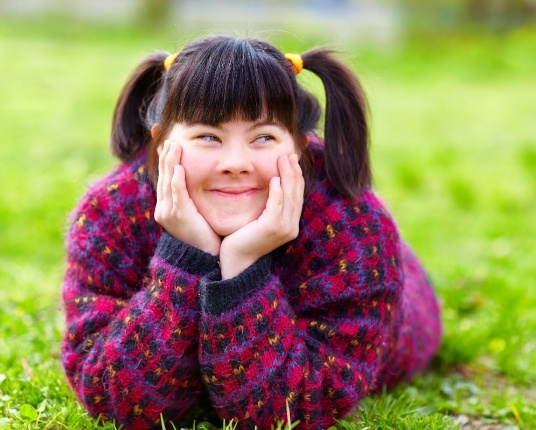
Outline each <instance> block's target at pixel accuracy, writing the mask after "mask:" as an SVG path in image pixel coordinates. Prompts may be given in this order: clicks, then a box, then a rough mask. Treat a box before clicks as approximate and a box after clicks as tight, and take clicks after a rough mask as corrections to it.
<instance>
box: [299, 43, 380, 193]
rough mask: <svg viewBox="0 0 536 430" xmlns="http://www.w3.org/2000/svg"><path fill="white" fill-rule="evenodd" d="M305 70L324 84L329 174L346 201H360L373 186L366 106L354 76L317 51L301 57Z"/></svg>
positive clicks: (340, 63)
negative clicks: (358, 198) (364, 193)
mask: <svg viewBox="0 0 536 430" xmlns="http://www.w3.org/2000/svg"><path fill="white" fill-rule="evenodd" d="M302 59H303V67H304V68H305V69H307V70H310V71H311V72H313V73H315V74H316V75H317V76H318V77H319V78H320V79H321V80H322V83H323V84H324V90H325V92H326V109H325V124H324V141H325V146H326V149H325V154H326V155H325V157H326V171H327V174H328V178H329V179H330V181H331V183H332V184H333V186H334V187H335V188H336V189H337V190H338V191H339V192H341V193H342V194H343V195H344V196H345V197H347V198H352V199H353V198H357V197H358V196H359V194H360V193H361V192H362V191H364V190H365V189H367V188H370V186H371V184H372V173H371V169H370V158H369V132H368V123H367V104H366V100H365V95H364V92H363V89H362V87H361V85H360V83H359V81H358V79H357V77H356V76H355V74H354V73H353V72H352V71H351V70H350V69H349V68H348V67H347V66H346V65H344V64H343V63H342V62H340V61H339V60H338V59H336V58H335V57H333V56H332V53H331V51H329V50H327V49H324V48H317V49H313V50H311V51H308V52H306V53H304V54H302Z"/></svg>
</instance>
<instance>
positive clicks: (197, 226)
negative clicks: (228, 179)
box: [154, 140, 221, 255]
mask: <svg viewBox="0 0 536 430" xmlns="http://www.w3.org/2000/svg"><path fill="white" fill-rule="evenodd" d="M181 155H182V147H181V146H180V145H179V144H178V143H176V142H171V141H169V140H166V141H165V142H164V147H163V148H162V150H161V151H160V153H159V159H158V184H157V188H156V207H155V211H154V219H155V220H156V222H157V223H158V224H160V225H161V226H162V227H163V228H164V229H165V230H166V231H167V232H168V233H169V234H171V235H172V236H174V237H175V238H176V239H179V240H181V241H183V242H185V243H187V244H189V245H192V246H195V247H196V248H199V249H201V250H203V251H205V252H209V253H210V254H212V255H218V254H219V253H220V246H221V238H220V236H219V235H217V234H216V232H214V230H212V228H211V227H210V226H209V225H208V223H207V221H206V220H205V218H203V216H202V215H201V214H200V213H199V212H198V210H197V208H196V207H195V204H194V202H193V201H192V199H191V198H190V196H189V195H188V190H187V189H186V174H185V171H184V168H183V167H182V166H181V165H180V159H181Z"/></svg>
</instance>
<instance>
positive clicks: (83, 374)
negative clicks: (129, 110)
mask: <svg viewBox="0 0 536 430" xmlns="http://www.w3.org/2000/svg"><path fill="white" fill-rule="evenodd" d="M310 150H311V151H312V153H313V157H314V164H315V176H314V179H313V181H312V183H311V184H310V188H309V190H308V193H307V195H306V199H305V203H304V207H303V212H302V216H301V220H300V232H299V235H298V237H297V238H296V239H295V240H293V241H291V242H290V243H288V244H286V245H284V246H282V247H280V248H278V249H276V250H275V251H273V252H271V253H270V254H269V255H266V256H264V257H262V258H261V259H259V260H258V261H257V262H255V263H254V264H253V265H251V266H250V267H249V268H247V269H246V270H244V271H243V272H242V273H241V274H240V275H238V276H236V277H235V278H232V279H228V280H221V275H220V271H219V266H218V258H217V257H215V256H212V255H210V254H208V253H205V252H203V251H201V250H199V249H197V248H194V247H192V246H190V245H188V244H185V243H182V242H181V241H179V240H177V239H175V238H174V237H172V236H171V235H169V234H168V233H167V232H165V231H162V229H161V227H160V226H159V225H158V224H157V223H156V222H155V220H154V218H153V211H154V207H155V194H154V190H153V188H152V186H151V185H150V183H149V181H148V177H147V173H146V156H145V154H144V153H143V152H142V153H140V154H139V156H138V157H137V158H136V159H134V160H133V161H131V162H129V163H124V164H121V165H120V166H119V167H118V168H117V169H116V170H115V171H114V172H112V173H111V174H109V175H108V176H106V177H105V178H103V179H102V180H100V181H99V182H97V183H96V184H94V185H93V186H91V187H90V189H89V191H88V192H87V194H86V195H85V197H83V199H82V200H81V202H80V204H79V206H78V208H77V209H76V210H75V212H74V213H73V215H72V224H71V226H70V228H69V231H68V234H67V241H66V244H67V268H66V273H65V278H64V283H63V300H64V306H65V313H66V333H65V337H64V341H63V347H62V360H63V365H64V368H65V371H66V375H67V378H68V381H69V383H70V384H71V386H72V387H73V388H74V390H75V392H76V394H77V396H78V398H79V399H80V401H81V403H82V404H83V405H84V407H85V408H86V409H87V410H88V411H89V412H90V414H91V415H93V416H95V417H96V416H99V415H100V416H101V418H102V419H104V420H115V421H116V423H117V424H118V425H119V424H122V425H123V426H124V428H126V429H147V428H151V427H153V426H155V425H158V424H159V422H160V417H161V414H162V416H163V417H164V419H165V420H171V421H172V420H177V419H179V418H180V417H181V416H183V415H184V414H185V413H186V412H187V411H188V410H189V409H191V408H192V407H193V406H194V404H195V403H196V401H197V400H198V399H199V397H200V396H202V393H207V392H208V396H209V398H210V405H211V406H210V407H213V408H214V410H215V411H216V412H217V414H218V415H219V416H220V417H221V418H224V419H226V420H227V421H229V420H231V419H233V420H235V421H237V422H239V427H240V428H248V429H249V428H253V427H254V426H255V425H257V426H258V428H260V429H265V428H270V426H271V425H272V424H274V423H275V422H276V421H277V420H282V421H286V419H287V418H286V417H287V415H286V406H287V404H288V406H289V410H290V415H291V419H292V422H294V421H296V420H299V421H300V424H299V428H304V429H317V428H327V427H329V426H330V425H332V424H333V423H334V422H335V420H336V419H340V418H341V417H343V416H345V415H346V414H348V413H349V412H351V411H352V410H353V409H354V408H355V407H356V405H357V404H358V402H359V400H360V399H362V398H363V397H365V396H367V395H368V394H371V393H373V392H375V391H376V390H378V389H381V388H382V387H383V386H385V385H387V386H392V385H393V384H395V383H397V382H399V381H400V380H401V379H403V378H410V377H411V376H413V375H414V374H415V373H416V372H418V371H420V370H422V369H423V368H424V367H425V366H426V365H427V363H428V362H429V361H430V359H431V357H432V356H433V355H434V354H435V352H436V350H437V348H438V345H439V342H440V338H441V327H440V322H439V308H438V303H437V300H436V298H435V295H434V293H433V291H432V289H431V287H430V284H429V282H428V280H427V277H426V275H425V273H424V271H423V269H422V268H421V265H420V264H419V262H418V261H417V259H416V258H415V256H414V255H413V254H412V252H411V251H410V249H409V248H408V247H407V246H406V245H405V244H404V243H403V242H402V241H401V240H400V239H399V235H398V232H397V228H396V225H395V223H394V222H393V219H392V217H391V216H390V215H389V213H388V212H387V211H386V209H385V208H384V206H383V204H382V203H381V201H380V200H379V199H378V197H377V196H376V195H375V194H374V193H373V192H371V191H366V192H364V193H362V195H361V196H360V198H359V199H357V200H354V201H352V200H347V199H344V198H342V197H341V196H340V194H339V193H337V192H336V191H335V190H334V189H333V188H332V186H331V185H330V183H329V180H328V179H327V178H326V173H325V168H324V162H323V150H322V148H321V147H320V146H316V145H310Z"/></svg>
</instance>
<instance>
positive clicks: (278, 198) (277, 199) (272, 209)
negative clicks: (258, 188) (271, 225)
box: [263, 176, 283, 220]
mask: <svg viewBox="0 0 536 430" xmlns="http://www.w3.org/2000/svg"><path fill="white" fill-rule="evenodd" d="M282 210H283V190H282V189H281V178H280V177H279V176H274V177H273V178H272V179H270V183H269V185H268V200H267V201H266V210H265V212H263V214H266V216H267V217H268V218H269V219H270V220H273V219H276V220H277V219H279V218H280V216H281V211H282Z"/></svg>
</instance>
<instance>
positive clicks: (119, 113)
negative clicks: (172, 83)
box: [110, 52, 168, 161]
mask: <svg viewBox="0 0 536 430" xmlns="http://www.w3.org/2000/svg"><path fill="white" fill-rule="evenodd" d="M167 56H168V54H167V53H165V52H156V53H154V54H151V55H149V56H148V57H146V58H145V59H144V60H143V61H142V62H141V63H140V64H139V65H138V66H137V67H136V69H135V70H134V71H133V72H132V74H131V75H130V77H129V78H128V80H127V82H126V83H125V85H124V86H123V89H122V90H121V93H120V95H119V99H118V100H117V103H116V105H115V110H114V115H113V121H112V133H111V138H110V148H111V151H112V153H113V154H114V155H115V156H116V157H118V158H119V159H120V160H122V161H128V160H130V159H131V158H132V157H134V156H135V155H136V153H137V152H138V151H139V150H140V149H142V148H144V147H145V146H146V145H147V144H148V143H149V141H150V139H151V133H150V126H149V127H148V126H147V124H146V119H145V117H146V113H147V108H148V106H149V104H150V101H151V99H152V97H153V96H154V94H155V93H156V91H157V89H158V86H159V81H160V79H161V78H162V74H163V73H164V65H163V64H164V60H165V59H166V57H167Z"/></svg>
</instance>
